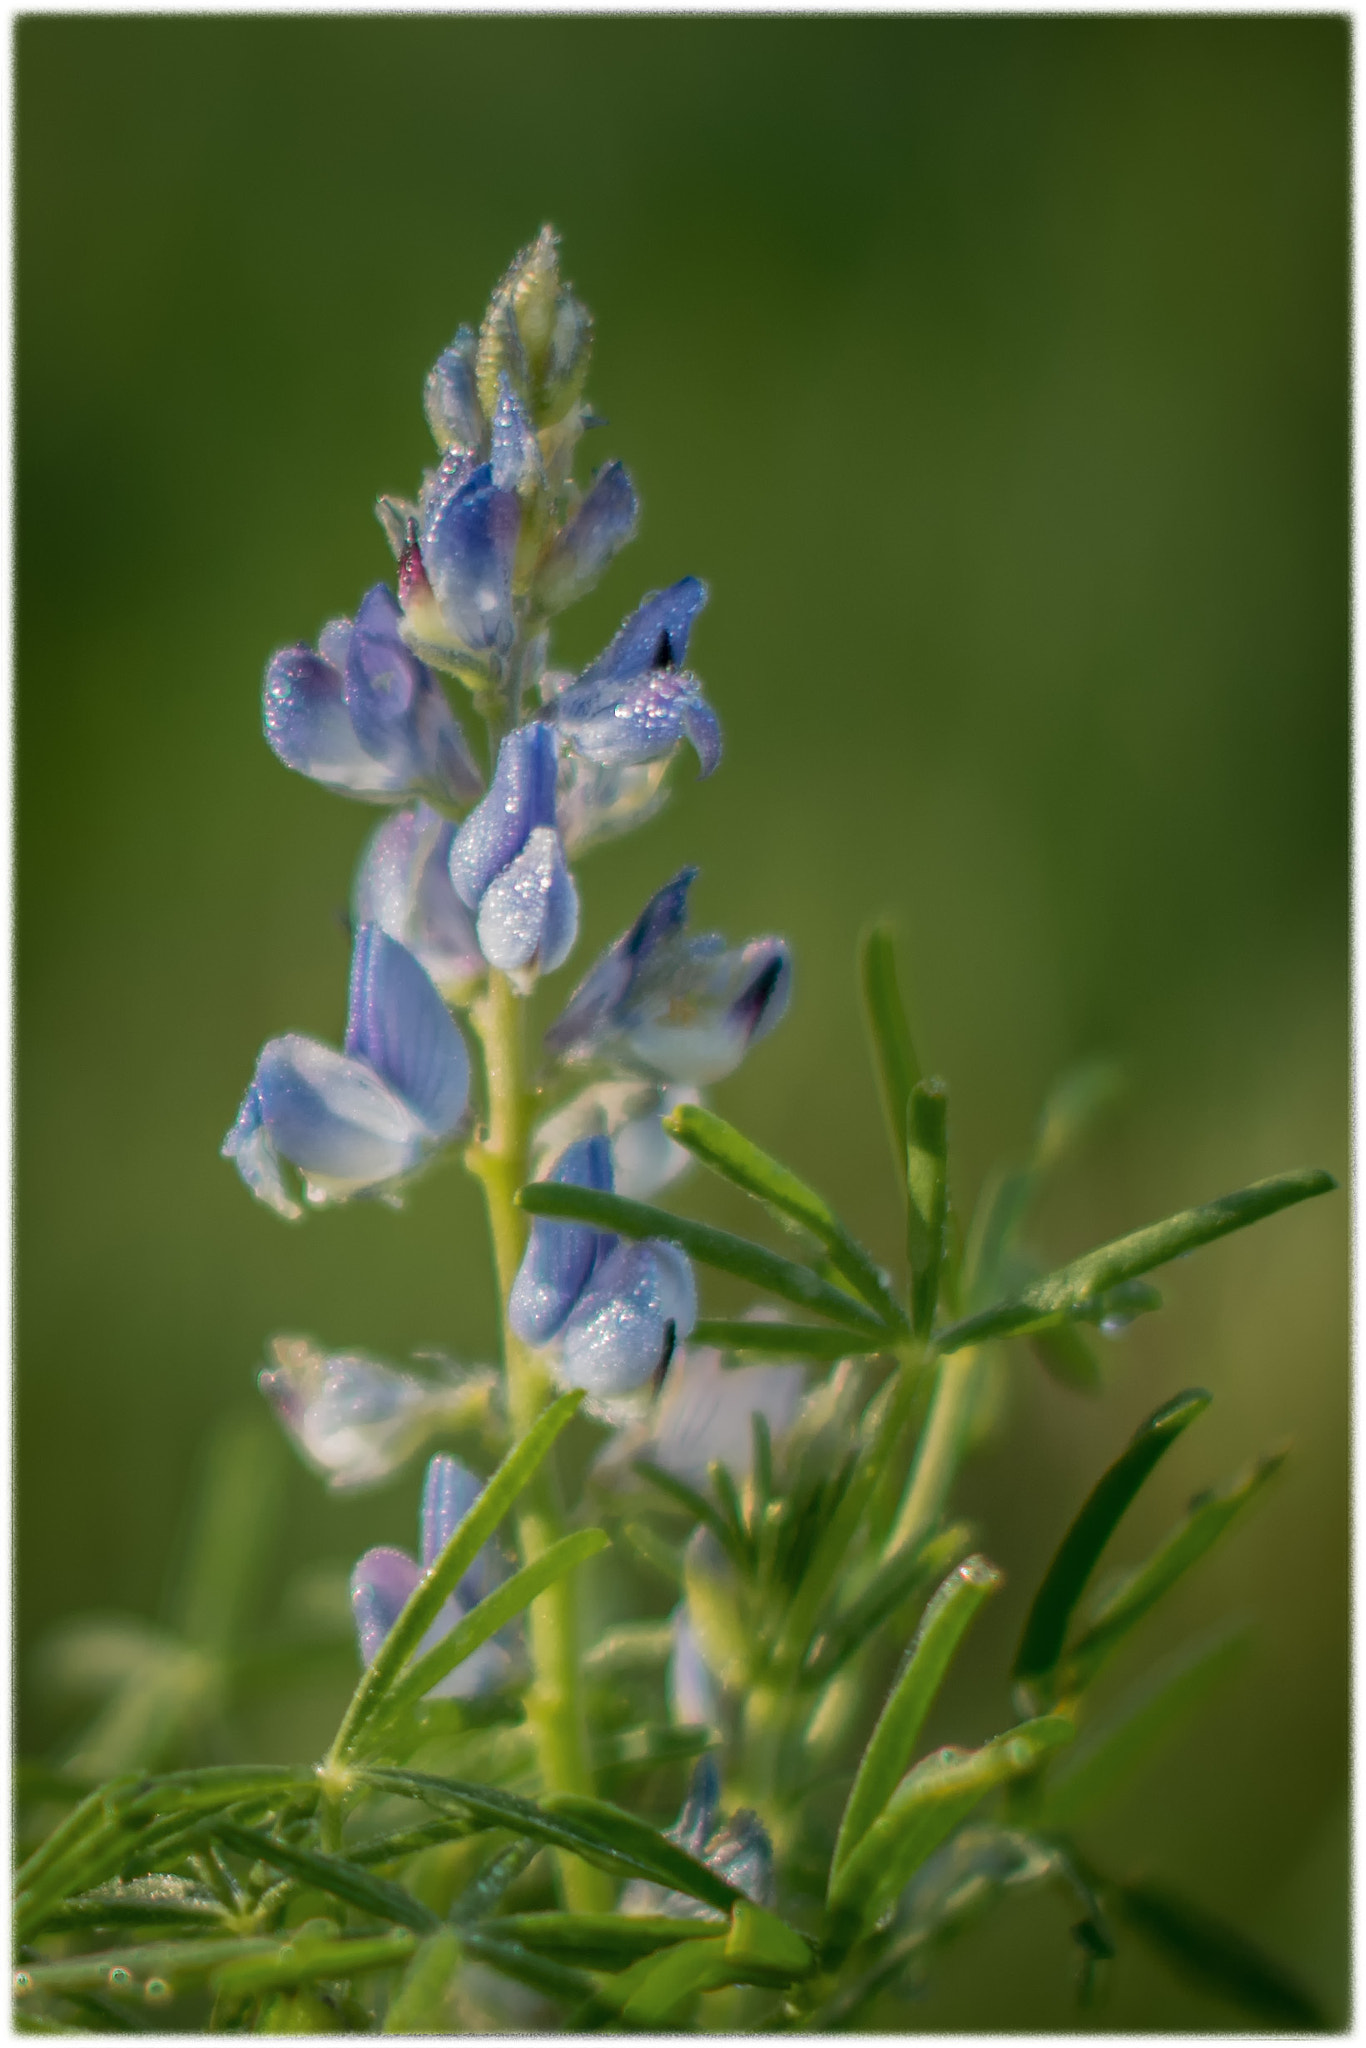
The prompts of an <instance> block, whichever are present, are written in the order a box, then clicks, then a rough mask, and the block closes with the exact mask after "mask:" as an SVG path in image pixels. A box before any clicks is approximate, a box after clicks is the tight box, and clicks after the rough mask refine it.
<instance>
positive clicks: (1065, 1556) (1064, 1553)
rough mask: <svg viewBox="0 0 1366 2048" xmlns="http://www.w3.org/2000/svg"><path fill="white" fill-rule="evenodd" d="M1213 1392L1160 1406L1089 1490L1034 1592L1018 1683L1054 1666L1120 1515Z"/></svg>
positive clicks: (1033, 1680) (1018, 1659) (1192, 1393)
mask: <svg viewBox="0 0 1366 2048" xmlns="http://www.w3.org/2000/svg"><path fill="white" fill-rule="evenodd" d="M1210 1398H1211V1397H1210V1395H1208V1394H1207V1393H1205V1392H1203V1390H1202V1389H1200V1388H1198V1387H1196V1388H1192V1389H1190V1390H1189V1391H1188V1392H1186V1393H1184V1394H1178V1395H1177V1396H1176V1398H1175V1400H1173V1401H1168V1402H1166V1403H1165V1404H1164V1405H1163V1406H1162V1407H1161V1408H1158V1409H1157V1410H1156V1411H1155V1412H1154V1413H1153V1414H1152V1415H1150V1416H1149V1417H1148V1419H1147V1421H1146V1422H1144V1423H1141V1424H1140V1425H1139V1427H1138V1428H1137V1429H1136V1430H1135V1432H1134V1434H1133V1437H1132V1438H1131V1440H1130V1442H1129V1444H1128V1446H1127V1447H1126V1449H1125V1450H1124V1451H1123V1453H1122V1454H1121V1455H1120V1456H1119V1457H1118V1458H1117V1459H1116V1460H1115V1462H1114V1464H1113V1465H1111V1466H1110V1468H1109V1470H1108V1471H1107V1472H1105V1473H1103V1474H1102V1476H1101V1478H1100V1479H1099V1480H1098V1481H1097V1483H1096V1485H1095V1486H1094V1487H1093V1488H1092V1490H1091V1492H1090V1493H1089V1494H1088V1495H1087V1498H1086V1499H1085V1501H1084V1502H1083V1503H1082V1506H1081V1509H1080V1511H1079V1513H1078V1514H1077V1517H1076V1519H1075V1521H1074V1522H1073V1523H1072V1526H1071V1528H1070V1529H1069V1530H1068V1531H1067V1534H1066V1535H1065V1536H1064V1537H1063V1539H1062V1542H1061V1543H1060V1544H1059V1546H1058V1549H1057V1551H1056V1553H1055V1554H1054V1558H1053V1562H1052V1563H1051V1564H1050V1565H1049V1567H1048V1570H1047V1572H1046V1573H1045V1574H1044V1578H1043V1583H1042V1584H1041V1586H1040V1587H1039V1590H1038V1592H1037V1593H1036V1594H1035V1596H1034V1604H1033V1606H1032V1607H1031V1608H1030V1610H1029V1618H1028V1620H1027V1621H1026V1622H1025V1626H1024V1634H1023V1635H1022V1636H1021V1638H1020V1647H1019V1649H1018V1650H1017V1651H1016V1654H1015V1665H1014V1669H1013V1671H1012V1673H1011V1676H1012V1677H1013V1679H1014V1680H1015V1683H1016V1684H1017V1685H1026V1686H1037V1684H1038V1682H1039V1681H1040V1680H1041V1679H1045V1678H1047V1677H1048V1676H1049V1675H1050V1674H1051V1673H1052V1672H1053V1671H1054V1670H1055V1668H1056V1667H1057V1664H1058V1661H1059V1659H1060V1658H1061V1656H1062V1650H1063V1643H1064V1641H1065V1640H1066V1636H1067V1625H1068V1623H1069V1621H1070V1620H1071V1618H1072V1610H1073V1609H1074V1608H1075V1606H1076V1604H1077V1602H1078V1600H1079V1599H1080V1598H1081V1595H1082V1592H1083V1589H1084V1588H1085V1586H1086V1582H1087V1580H1088V1579H1089V1578H1090V1576H1091V1573H1092V1572H1093V1571H1094V1570H1095V1567H1096V1564H1097V1562H1098V1560H1099V1558H1100V1554H1101V1552H1102V1551H1103V1550H1104V1548H1105V1546H1106V1544H1107V1543H1108V1542H1109V1540H1110V1538H1111V1536H1112V1535H1113V1534H1114V1531H1115V1528H1116V1526H1117V1524H1118V1522H1119V1520H1120V1517H1121V1516H1122V1515H1123V1513H1124V1511H1125V1509H1126V1508H1127V1507H1128V1505H1129V1503H1130V1501H1132V1500H1133V1498H1134V1496H1135V1494H1136V1493H1137V1492H1138V1490H1139V1488H1140V1487H1141V1486H1142V1485H1143V1482H1144V1480H1145V1479H1146V1478H1147V1477H1148V1475H1149V1473H1150V1472H1151V1471H1152V1469H1153V1467H1154V1465H1156V1463H1157V1461H1158V1459H1159V1458H1161V1457H1162V1456H1163V1455H1164V1453H1165V1452H1166V1451H1168V1450H1170V1448H1171V1446H1172V1445H1173V1444H1174V1443H1175V1441H1176V1439H1177V1437H1178V1436H1180V1434H1181V1432H1182V1431H1183V1430H1184V1429H1187V1428H1189V1426H1190V1424H1191V1423H1192V1422H1194V1420H1195V1418H1196V1416H1197V1415H1203V1414H1204V1412H1205V1410H1206V1408H1208V1406H1209V1404H1210Z"/></svg>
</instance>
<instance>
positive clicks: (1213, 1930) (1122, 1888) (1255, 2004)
mask: <svg viewBox="0 0 1366 2048" xmlns="http://www.w3.org/2000/svg"><path fill="white" fill-rule="evenodd" d="M1109 1897H1110V1899H1111V1901H1112V1903H1113V1905H1114V1907H1115V1909H1116V1911H1117V1912H1118V1914H1119V1916H1120V1918H1121V1919H1122V1920H1124V1921H1126V1922H1127V1924H1128V1925H1129V1926H1130V1927H1131V1928H1132V1929H1133V1931H1134V1933H1135V1934H1138V1935H1141V1936H1142V1938H1143V1939H1144V1940H1145V1941H1146V1942H1147V1943H1148V1945H1149V1947H1151V1948H1153V1949H1155V1950H1156V1952H1157V1953H1158V1954H1159V1955H1160V1956H1161V1957H1162V1959H1163V1961H1164V1962H1166V1963H1167V1964H1168V1965H1169V1967H1170V1968H1171V1969H1173V1970H1174V1971H1175V1972H1176V1974H1177V1975H1178V1976H1180V1977H1183V1978H1185V1979H1186V1981H1187V1982H1188V1983H1190V1984H1193V1985H1194V1986H1195V1987H1196V1989H1197V1990H1200V1991H1206V1992H1209V1993H1210V1994H1211V1995H1212V1996H1214V1997H1216V1998H1226V1999H1227V2000H1228V2001H1229V2002H1230V2003H1231V2004H1233V2005H1236V2006H1239V2007H1241V2008H1242V2010H1243V2011H1244V2012H1247V2013H1251V2014H1252V2016H1253V2017H1254V2018H1255V2019H1256V2020H1258V2021H1259V2022H1260V2023H1261V2024H1262V2025H1263V2026H1271V2027H1290V2028H1293V2029H1295V2030H1296V2031H1297V2032H1301V2033H1309V2032H1313V2033H1318V2032H1321V2031H1323V2030H1324V2029H1326V2028H1327V2026H1328V2020H1327V2017H1326V2015H1325V2014H1324V2012H1323V2010H1322V2008H1321V2007H1320V2006H1319V2004H1318V2003H1317V2001H1316V2000H1315V1998H1314V1997H1313V1994H1312V1993H1311V1992H1310V1991H1308V1990H1307V1989H1306V1988H1305V1986H1304V1985H1303V1984H1301V1983H1300V1981H1299V1980H1298V1978H1296V1977H1295V1976H1293V1975H1292V1974H1291V1972H1290V1971H1289V1970H1287V1969H1286V1968H1285V1967H1284V1966H1283V1965H1282V1964H1281V1963H1279V1962H1277V1961H1276V1959H1275V1958H1274V1957H1273V1956H1269V1955H1267V1953H1266V1952H1265V1950H1264V1949H1260V1948H1258V1947H1257V1946H1256V1944H1255V1943H1253V1942H1250V1941H1249V1940H1248V1939H1247V1938H1246V1936H1244V1935H1242V1934H1239V1933H1238V1931H1237V1929H1236V1928H1233V1927H1230V1926H1229V1925H1228V1924H1227V1923H1226V1922H1225V1921H1223V1920H1220V1919H1218V1918H1216V1916H1215V1915H1214V1914H1213V1913H1207V1912H1206V1911H1205V1909H1204V1908H1203V1906H1196V1905H1193V1904H1192V1903H1191V1901H1190V1900H1189V1899H1183V1898H1182V1897H1181V1896H1180V1895H1179V1894H1178V1893H1176V1892H1173V1891H1171V1890H1169V1889H1168V1887H1167V1886H1166V1885H1160V1884H1151V1883H1138V1884H1119V1885H1115V1886H1114V1887H1113V1888H1112V1889H1111V1890H1110V1893H1109Z"/></svg>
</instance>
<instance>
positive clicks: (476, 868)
mask: <svg viewBox="0 0 1366 2048" xmlns="http://www.w3.org/2000/svg"><path fill="white" fill-rule="evenodd" d="M555 776H556V758H555V736H554V734H553V733H552V732H551V730H550V728H549V727H548V726H545V725H524V726H519V727H518V729H517V730H516V731H515V732H510V733H509V734H508V735H507V738H506V739H505V740H504V741H503V744H502V746H501V747H500V748H499V749H498V766H497V768H496V770H495V771H494V777H493V783H492V786H491V787H490V789H489V793H488V795H487V796H486V797H485V798H484V800H483V802H482V803H481V804H479V805H478V806H477V808H476V809H475V810H473V811H471V812H470V815H469V817H468V818H466V820H465V822H464V824H463V825H462V826H461V827H460V830H459V831H458V832H457V833H456V835H455V839H454V841H453V843H452V846H451V855H450V872H451V882H452V884H453V886H454V888H455V893H456V895H457V896H458V897H459V898H460V900H461V902H462V903H464V904H465V905H466V906H467V907H468V908H469V909H470V910H472V911H474V912H475V913H476V921H475V930H476V932H477V934H478V938H479V945H480V949H481V950H482V952H483V955H484V958H485V959H486V960H487V961H488V962H489V964H490V966H492V967H497V968H501V969H502V971H503V972H504V973H505V974H508V975H510V976H511V978H512V980H513V982H514V984H515V985H516V986H517V987H519V988H520V989H522V990H523V992H525V991H527V990H528V989H529V988H530V986H531V983H532V981H533V980H534V979H535V977H536V975H537V974H547V973H549V972H550V970H551V969H552V968H554V967H558V966H559V965H560V963H561V961H562V960H564V959H565V958H566V957H567V956H568V954H569V952H570V949H571V948H572V946H573V944H574V940H575V938H576V936H577V934H578V929H579V899H578V893H577V891H576V890H575V888H574V883H573V879H572V877H571V875H570V873H569V869H568V868H567V866H566V865H565V858H564V848H563V847H562V846H561V844H560V837H559V833H558V831H557V830H556V827H555Z"/></svg>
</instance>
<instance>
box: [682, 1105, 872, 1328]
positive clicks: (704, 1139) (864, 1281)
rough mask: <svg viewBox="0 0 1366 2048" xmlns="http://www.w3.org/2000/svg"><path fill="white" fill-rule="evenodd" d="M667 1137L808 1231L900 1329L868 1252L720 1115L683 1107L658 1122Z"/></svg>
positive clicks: (827, 1209)
mask: <svg viewBox="0 0 1366 2048" xmlns="http://www.w3.org/2000/svg"><path fill="white" fill-rule="evenodd" d="M664 1128H665V1130H666V1131H667V1132H668V1133H669V1135H670V1137H671V1138H673V1139H675V1140H676V1142H677V1143H678V1144H680V1145H682V1146H684V1147H685V1148H686V1149H687V1150H688V1151H689V1152H691V1153H692V1155H693V1157H694V1158H696V1159H700V1160H701V1161H702V1164H703V1165H704V1166H709V1167H710V1168H711V1169H712V1171H713V1172H714V1173H718V1174H720V1175H721V1177H722V1178H723V1179H724V1180H728V1181H730V1182H731V1184H732V1186H734V1187H738V1188H743V1190H744V1192H745V1193H746V1194H748V1195H753V1196H754V1197H755V1199H756V1200H757V1201H760V1202H763V1203H765V1204H766V1205H767V1206H768V1207H769V1208H770V1209H773V1210H776V1211H777V1213H778V1215H779V1216H780V1217H782V1218H785V1219H787V1220H788V1221H790V1222H793V1223H799V1224H800V1225H801V1226H802V1228H803V1229H805V1230H809V1231H810V1232H811V1234H812V1236H813V1237H815V1238H816V1239H817V1240H818V1241H819V1242H820V1243H821V1244H823V1245H824V1246H825V1248H826V1250H827V1251H828V1252H829V1254H830V1258H831V1261H832V1263H833V1264H834V1265H835V1266H836V1267H837V1268H838V1270H839V1271H840V1272H841V1273H842V1274H843V1275H844V1277H845V1278H846V1279H847V1280H848V1281H849V1282H850V1283H851V1285H852V1286H854V1287H855V1288H856V1289H857V1291H858V1292H859V1294H860V1295H861V1296H862V1297H863V1299H864V1300H865V1301H866V1302H867V1303H868V1305H869V1307H870V1308H871V1309H873V1310H874V1312H875V1313H876V1314H877V1315H879V1316H881V1317H882V1319H883V1320H884V1321H885V1322H887V1323H889V1324H890V1325H891V1326H892V1327H893V1328H897V1327H901V1328H904V1327H905V1320H906V1318H905V1311H904V1309H903V1308H902V1306H901V1303H900V1302H899V1301H898V1300H897V1298H896V1296H895V1295H894V1294H893V1293H892V1291H891V1288H890V1287H889V1285H888V1283H887V1276H886V1274H885V1273H883V1272H882V1271H881V1270H880V1269H879V1267H878V1266H877V1265H876V1263H875V1262H874V1260H873V1258H872V1256H871V1254H870V1253H869V1252H867V1251H865V1249H864V1247H863V1246H862V1245H861V1244H860V1243H859V1242H858V1240H857V1239H856V1238H855V1237H854V1236H853V1235H852V1234H851V1233H850V1232H849V1231H848V1230H846V1228H845V1226H844V1225H843V1224H842V1223H841V1222H840V1220H839V1218H838V1216H836V1215H835V1213H834V1211H833V1210H832V1209H831V1207H830V1206H829V1204H828V1203H827V1202H826V1201H825V1200H824V1199H823V1198H822V1197H821V1196H820V1195H818V1194H817V1193H816V1192H815V1190H814V1189H813V1188H809V1187H808V1186H807V1185H806V1183H805V1182H804V1181H802V1180H799V1179H798V1177H797V1175H796V1174H795V1173H793V1172H792V1171H791V1170H790V1169H789V1168H788V1167H786V1166H783V1165H781V1164H780V1163H779V1162H778V1161H777V1160H776V1159H773V1158H771V1157H770V1156H769V1154H768V1153H767V1152H764V1151H762V1150H761V1149H760V1148H759V1146H757V1145H756V1144H754V1143H753V1142H752V1141H751V1140H750V1139H749V1138H746V1137H744V1136H743V1135H742V1134H741V1132H739V1131H737V1130H736V1129H735V1127H734V1126H733V1125H732V1124H728V1123H727V1122H726V1121H725V1119H724V1118H723V1117H719V1116H714V1115H713V1114H712V1112H711V1111H710V1110H708V1109H700V1108H698V1107H697V1106H696V1105H695V1104H693V1103H684V1104H683V1105H682V1106H681V1107H680V1108H678V1109H676V1110H674V1112H673V1113H672V1115H671V1116H667V1117H665V1119H664Z"/></svg>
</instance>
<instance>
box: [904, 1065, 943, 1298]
mask: <svg viewBox="0 0 1366 2048" xmlns="http://www.w3.org/2000/svg"><path fill="white" fill-rule="evenodd" d="M948 1115H949V1094H948V1089H947V1088H946V1087H945V1085H944V1083H943V1082H942V1081H939V1080H934V1081H917V1082H916V1084H915V1086H914V1088H912V1090H911V1094H910V1100H909V1102H908V1104H907V1108H906V1257H907V1261H908V1263H909V1265H910V1269H911V1322H912V1325H913V1327H914V1329H915V1334H916V1335H917V1337H927V1336H928V1335H929V1333H930V1328H931V1325H932V1324H933V1322H934V1311H935V1307H936V1305H937V1303H938V1301H939V1276H940V1273H941V1272H942V1270H943V1266H944V1231H945V1226H946V1224H947V1222H948V1215H949V1177H948V1174H949V1168H948V1148H949V1128H948Z"/></svg>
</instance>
